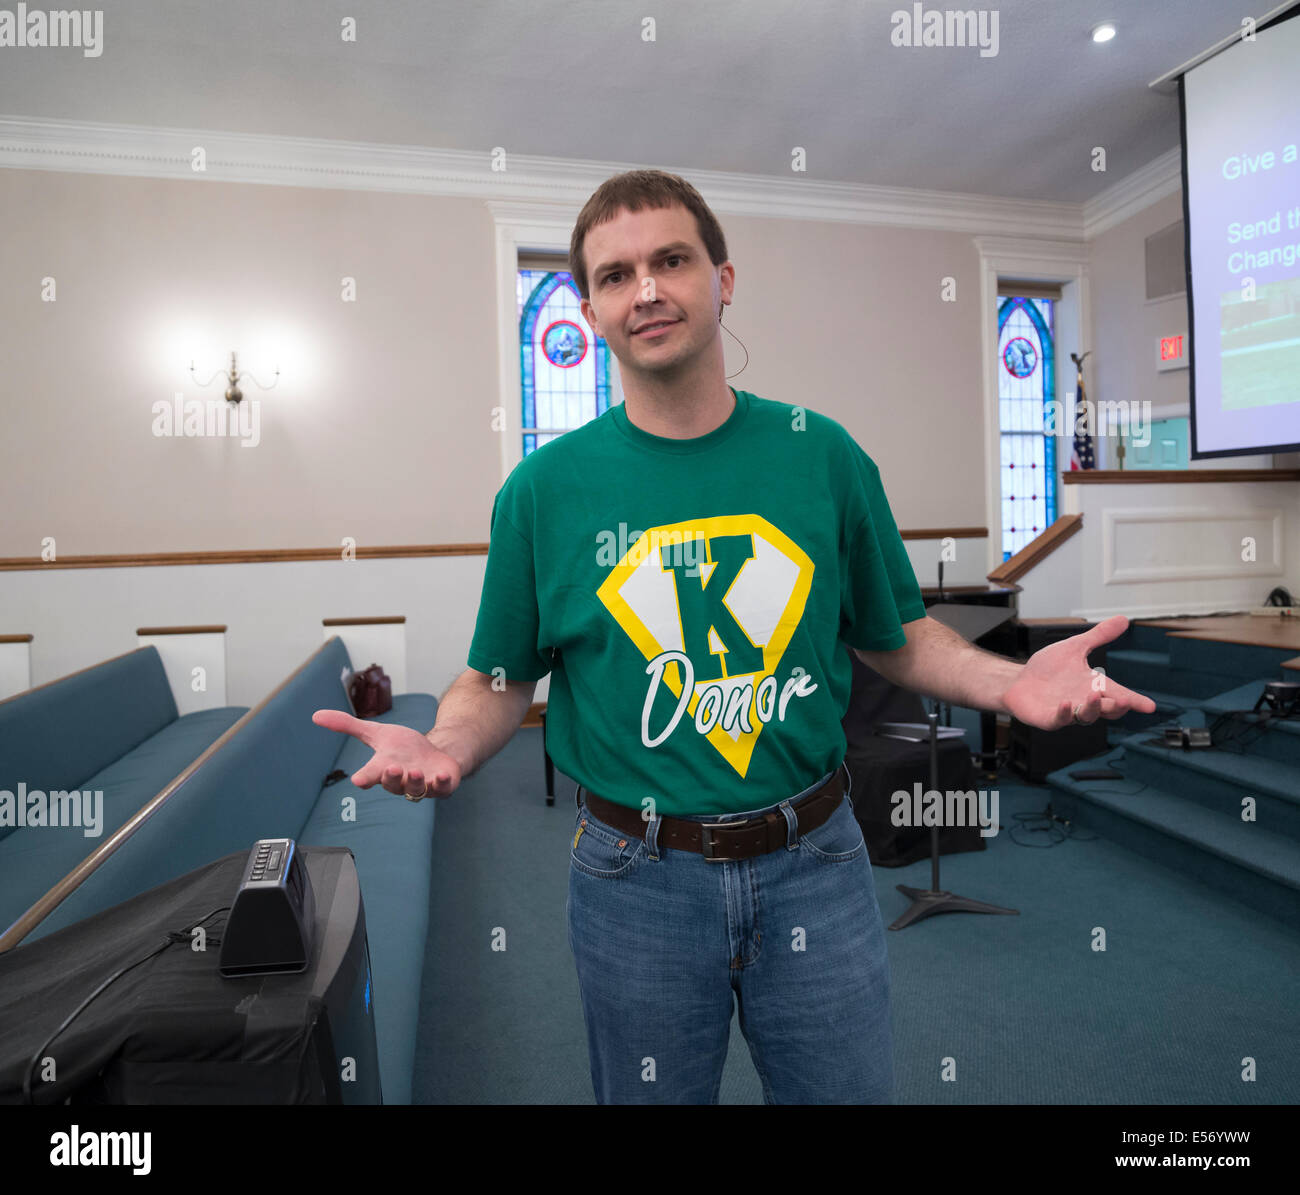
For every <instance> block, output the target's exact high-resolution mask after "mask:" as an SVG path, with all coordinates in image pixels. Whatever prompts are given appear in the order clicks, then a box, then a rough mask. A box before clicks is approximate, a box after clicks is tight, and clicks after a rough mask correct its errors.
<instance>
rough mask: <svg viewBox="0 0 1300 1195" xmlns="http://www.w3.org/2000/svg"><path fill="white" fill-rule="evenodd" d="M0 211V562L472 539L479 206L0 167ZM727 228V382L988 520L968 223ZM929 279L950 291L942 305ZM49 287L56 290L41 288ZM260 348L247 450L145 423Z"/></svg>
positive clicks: (485, 306)
mask: <svg viewBox="0 0 1300 1195" xmlns="http://www.w3.org/2000/svg"><path fill="white" fill-rule="evenodd" d="M0 210H2V211H4V212H6V213H9V214H10V220H9V226H10V228H14V227H21V229H22V235H21V237H15V238H13V239H10V238H9V237H8V236H7V237H6V241H7V242H8V243H7V244H6V257H7V261H6V268H5V271H4V273H5V280H4V285H3V286H0V321H2V325H0V326H3V327H4V328H5V330H6V339H7V341H8V343H9V346H10V352H9V353H8V354H6V365H5V368H6V377H5V383H4V390H5V408H6V410H5V432H6V435H5V449H4V454H3V455H4V468H3V486H4V491H5V492H4V497H5V507H6V518H5V520H4V522H3V526H2V527H0V556H34V555H37V554H38V553H39V551H40V544H41V540H42V539H43V538H44V537H46V536H54V537H55V541H56V545H57V550H58V553H59V554H60V555H74V554H84V553H120V552H164V551H179V550H185V549H193V550H215V549H223V548H275V547H305V546H326V545H335V544H338V543H339V542H340V541H341V540H342V538H343V537H344V536H353V537H355V538H356V539H357V541H358V542H359V543H360V544H406V543H435V542H463V541H481V540H484V539H486V537H487V530H488V518H489V514H490V510H491V503H492V497H493V495H494V494H495V492H496V490H497V488H498V486H499V485H500V482H501V470H500V465H499V452H498V446H497V444H496V442H495V439H494V437H495V435H496V433H494V432H493V431H492V427H491V408H492V407H493V406H494V405H495V404H496V403H497V402H498V401H499V400H498V397H497V360H496V351H497V350H496V344H497V340H496V335H497V333H496V328H495V326H494V318H495V317H494V312H495V294H496V290H495V279H494V277H493V273H492V271H493V225H492V219H491V216H490V214H489V212H488V209H487V206H486V204H485V203H484V202H483V201H481V200H477V199H461V198H440V197H428V196H414V195H400V194H386V193H369V192H362V191H332V190H323V189H310V188H293V187H278V186H263V185H252V184H230V183H216V182H212V183H207V182H202V183H200V182H188V181H187V182H179V181H171V180H158V179H148V178H128V177H109V176H98V175H90V174H77V173H61V172H50V171H27V170H3V171H0ZM724 226H725V229H726V232H727V236H728V243H729V244H728V247H729V250H730V253H731V258H732V261H733V262H734V263H735V266H736V281H737V290H736V301H735V303H734V305H733V306H732V307H731V308H729V311H728V318H727V321H726V322H727V325H728V327H729V328H730V329H731V330H732V331H733V332H734V333H735V335H736V336H738V337H739V338H740V340H742V341H743V342H744V344H745V346H746V348H747V349H748V351H749V363H748V365H747V366H746V367H745V368H744V370H743V372H741V373H739V375H738V376H737V377H735V378H733V379H732V382H733V384H734V385H736V386H737V387H740V388H744V389H749V390H752V391H753V392H755V393H757V394H760V395H763V396H765V397H769V398H773V399H778V400H782V401H786V402H791V403H801V404H803V405H806V406H809V407H811V408H813V409H815V410H820V411H823V412H825V413H827V414H829V415H831V416H832V417H834V418H836V419H839V420H840V421H841V422H843V423H844V424H845V425H846V426H847V427H848V428H849V430H850V431H851V432H852V433H853V434H854V435H855V436H856V437H857V438H858V440H859V442H860V443H861V444H862V445H863V447H864V448H865V449H866V450H867V452H868V453H870V454H871V455H872V456H873V457H874V458H875V459H876V461H877V463H878V464H879V465H880V468H881V471H882V473H883V475H884V478H885V482H886V485H887V487H888V492H889V495H890V499H891V501H892V502H893V504H894V507H895V511H896V515H897V517H898V519H899V522H900V524H903V525H906V526H939V525H950V524H959V525H969V524H971V523H972V522H975V523H982V521H983V513H982V512H983V499H982V494H983V484H984V479H983V466H982V463H981V462H980V461H979V460H978V459H972V457H971V455H970V451H969V450H970V447H971V446H972V445H974V444H978V443H979V442H980V425H981V413H980V401H981V400H980V391H979V312H978V309H977V308H978V275H977V264H978V259H977V255H976V252H975V249H974V246H973V243H972V240H971V238H970V237H969V236H965V235H957V234H936V233H927V232H911V231H905V230H898V229H885V228H870V227H859V226H854V225H848V224H836V223H822V222H803V221H791V220H764V219H756V218H752V217H727V218H725V219H724ZM948 275H951V276H953V277H955V278H956V279H957V284H958V302H956V303H944V302H941V301H940V280H941V279H942V278H943V277H945V276H948ZM345 276H350V277H353V278H355V279H356V285H357V296H358V298H357V301H356V302H355V303H345V302H343V301H341V299H340V289H341V279H342V278H344V277H345ZM46 277H52V278H54V279H55V281H56V284H57V301H56V302H53V303H47V302H42V301H41V285H42V282H41V280H42V279H44V278H46ZM259 336H263V337H264V338H265V340H266V341H267V343H269V344H270V345H272V346H273V347H274V350H275V351H274V354H273V355H274V357H275V359H276V361H278V363H279V364H280V367H281V370H282V376H281V379H280V382H279V385H278V387H277V388H276V389H275V390H273V391H270V392H268V393H262V392H260V391H258V390H257V389H256V387H254V386H252V385H249V384H246V385H245V387H244V389H245V393H246V395H247V396H248V397H249V398H250V399H251V398H256V399H258V400H259V401H260V404H261V406H260V428H259V433H260V443H259V444H258V445H257V446H256V447H251V448H245V447H242V446H241V445H240V443H239V441H238V439H224V440H223V439H215V438H198V437H184V436H178V437H174V438H159V437H155V436H154V434H153V427H154V422H155V416H154V413H153V404H154V403H155V402H159V401H166V402H170V401H171V398H172V395H173V393H174V392H177V391H180V392H182V393H183V394H185V395H186V396H187V397H212V398H215V397H217V396H219V395H220V393H221V387H219V386H218V385H217V384H216V383H214V384H213V385H212V386H211V387H209V388H208V389H207V390H206V391H201V390H199V389H198V387H197V386H196V385H195V384H194V383H193V382H192V380H191V379H190V376H189V372H188V367H189V360H190V356H191V354H194V353H198V354H204V353H206V354H207V360H206V362H205V361H204V360H202V359H201V360H200V363H199V373H200V376H207V374H209V373H211V371H212V369H213V368H215V367H216V366H217V365H219V364H224V363H225V360H226V359H228V357H227V355H228V353H229V351H230V349H231V348H235V349H238V350H240V351H241V354H242V355H244V356H247V355H248V354H249V353H251V352H252V351H253V350H254V349H255V347H256V345H257V338H258V337H259ZM723 339H724V344H725V345H726V352H727V370H728V372H729V373H732V372H735V371H738V370H740V369H741V367H742V365H744V361H745V356H744V352H743V351H742V349H741V348H740V346H739V345H737V343H736V342H735V341H733V340H732V339H731V338H730V337H729V336H727V335H726V334H725V333H724V334H723ZM244 363H247V364H249V365H253V364H255V362H254V361H252V360H251V359H250V360H248V361H247V362H244V361H243V360H242V359H241V364H244ZM273 363H274V362H272V364H273ZM269 372H270V366H269V365H267V364H265V363H264V364H263V368H262V370H261V374H260V376H261V377H262V378H263V380H269ZM922 459H924V467H922V466H921V462H922ZM934 479H938V480H937V484H935V480H934Z"/></svg>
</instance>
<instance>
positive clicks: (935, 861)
mask: <svg viewBox="0 0 1300 1195" xmlns="http://www.w3.org/2000/svg"><path fill="white" fill-rule="evenodd" d="M940 567H942V566H940ZM926 718H927V719H928V720H929V722H930V791H931V792H932V793H936V794H938V793H939V715H938V714H937V713H934V712H931V713H929V714H927V715H926ZM939 800H940V801H942V800H943V797H942V794H940V795H939ZM898 890H899V891H900V892H901V893H902V894H903V895H904V896H906V897H907V898H908V899H909V900H911V902H912V904H911V906H910V907H909V908H908V910H907V912H905V913H904V914H903V915H902V916H901V917H899V918H898V920H897V921H895V922H894V923H893V924H892V925H891V926H890V927H889V928H890V929H906V928H907V927H908V926H909V925H911V924H913V923H914V922H917V921H923V920H924V919H925V918H926V917H929V916H931V915H932V914H934V913H1008V914H1014V915H1015V916H1019V915H1020V910H1019V909H1004V908H1002V907H1001V906H1000V905H991V904H987V903H985V902H984V901H982V900H971V899H970V898H969V897H966V896H957V895H955V894H954V893H952V892H944V891H942V890H941V889H940V888H939V821H938V819H934V820H933V824H932V825H931V826H930V887H929V889H928V890H927V889H925V888H909V887H908V886H907V885H906V884H899V885H898Z"/></svg>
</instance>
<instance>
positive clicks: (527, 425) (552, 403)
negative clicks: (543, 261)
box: [515, 269, 609, 456]
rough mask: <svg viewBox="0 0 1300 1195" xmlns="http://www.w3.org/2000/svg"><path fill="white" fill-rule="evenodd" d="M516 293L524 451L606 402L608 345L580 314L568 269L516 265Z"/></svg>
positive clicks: (569, 427)
mask: <svg viewBox="0 0 1300 1195" xmlns="http://www.w3.org/2000/svg"><path fill="white" fill-rule="evenodd" d="M515 299H516V306H517V308H518V312H519V382H520V393H521V395H522V398H523V436H524V456H527V455H528V454H529V453H530V452H532V451H533V450H534V449H536V448H537V447H539V446H540V445H542V444H545V443H546V441H547V440H554V439H555V438H556V436H561V435H563V434H564V433H565V432H567V431H571V430H572V429H573V428H575V427H581V426H582V425H583V424H584V423H586V422H587V421H588V420H591V419H595V418H596V416H597V415H601V414H603V413H604V412H605V411H606V410H607V409H608V408H609V346H608V345H607V344H606V343H605V341H604V339H603V338H602V337H600V336H593V335H592V333H591V328H590V327H588V325H587V321H586V320H585V319H583V318H582V309H581V307H580V306H579V304H580V303H581V301H582V296H581V295H579V294H578V288H577V287H576V286H575V285H574V282H573V276H572V275H571V274H570V273H569V272H568V271H567V270H535V269H520V270H519V272H518V276H517V278H516V282H515Z"/></svg>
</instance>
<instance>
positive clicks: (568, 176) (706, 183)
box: [0, 116, 1180, 241]
mask: <svg viewBox="0 0 1300 1195" xmlns="http://www.w3.org/2000/svg"><path fill="white" fill-rule="evenodd" d="M196 146H202V147H203V150H204V154H205V157H206V167H207V168H206V170H205V171H203V172H196V171H195V170H194V169H193V168H192V166H191V154H192V151H193V149H194V147H196ZM493 160H494V159H493V157H492V154H491V153H490V152H481V153H480V152H471V151H464V150H448V149H436V148H426V147H419V146H407V145H379V144H371V143H361V142H345V141H331V140H323V139H318V138H309V137H279V136H265V135H260V134H251V133H227V132H220V131H215V130H211V129H176V128H149V127H142V126H135V125H114V124H99V123H94V122H90V121H64V120H44V119H35V118H30V117H22V116H0V167H5V168H7V169H17V170H57V171H71V172H77V173H87V174H104V175H118V176H128V177H136V178H163V179H176V180H178V181H179V180H185V181H189V182H194V183H197V184H202V183H205V182H226V183H253V184H261V185H269V186H285V187H319V188H327V189H334V190H361V191H387V192H395V193H402V194H416V195H437V196H459V197H469V198H479V199H487V200H490V201H492V202H493V203H494V204H496V205H500V207H501V208H503V209H507V210H511V211H512V212H513V213H515V214H517V215H518V216H519V217H520V218H521V219H528V218H531V215H530V213H531V214H532V215H535V214H536V212H537V211H538V210H542V211H546V212H549V213H550V214H551V215H552V216H553V218H555V219H559V220H563V219H569V220H570V221H571V220H572V218H573V217H575V216H576V215H577V212H578V211H579V210H580V209H581V207H582V205H583V204H584V203H585V202H586V200H587V198H588V196H590V195H591V193H592V191H594V190H595V189H596V188H597V187H598V186H599V185H600V184H601V183H602V182H604V181H605V180H606V179H607V178H609V177H610V176H611V175H613V174H617V173H620V172H621V171H624V170H632V169H636V168H638V166H639V165H643V164H640V163H622V162H586V161H572V160H568V159H563V158H548V157H540V156H530V155H509V156H508V157H507V158H506V159H505V162H506V168H505V169H500V170H494V169H493ZM1178 162H1179V157H1178V150H1176V149H1175V150H1172V151H1170V153H1168V154H1165V155H1163V156H1162V157H1161V158H1158V159H1157V160H1156V161H1155V162H1153V163H1151V164H1150V165H1148V166H1146V167H1143V168H1142V169H1141V170H1138V171H1136V172H1135V173H1134V174H1132V175H1129V176H1128V177H1127V178H1125V179H1123V180H1121V181H1120V182H1119V183H1117V184H1116V185H1115V186H1113V187H1111V188H1110V189H1108V190H1107V191H1105V192H1103V193H1102V194H1101V195H1099V196H1097V197H1096V198H1095V199H1093V200H1090V201H1089V202H1088V203H1082V204H1081V203H1055V202H1050V201H1044V200H1024V199H1006V198H1002V197H998V196H991V195H969V194H962V193H958V192H950V191H929V190H917V189H911V188H906V187H880V186H872V185H866V184H854V183H839V182H828V181H821V180H817V179H810V178H806V177H800V176H793V177H791V178H788V179H787V178H780V177H772V176H766V175H750V174H732V173H727V172H724V171H713V170H689V169H682V168H678V170H677V173H680V174H682V175H684V176H685V177H688V178H689V179H690V180H691V182H692V183H693V184H694V185H695V186H696V187H697V188H698V189H699V190H700V192H701V194H703V195H704V196H705V198H706V199H707V200H708V202H709V205H710V206H711V207H712V208H713V209H714V210H715V211H717V212H718V213H719V214H726V215H741V216H759V217H765V218H777V219H796V220H826V221H831V222H837V223H848V224H865V225H882V226H888V227H892V228H915V229H928V230H932V231H944V232H959V233H970V234H972V235H977V236H979V235H983V236H1015V237H1026V236H1027V237H1037V238H1042V239H1046V240H1058V241H1083V240H1087V239H1091V237H1092V236H1095V235H1096V234H1097V232H1100V231H1104V230H1105V229H1106V228H1109V227H1111V226H1112V225H1114V224H1117V223H1119V221H1120V220H1123V219H1127V218H1128V217H1129V216H1131V215H1132V214H1134V212H1136V211H1139V210H1141V208H1142V207H1144V206H1146V205H1147V204H1150V203H1154V202H1155V201H1156V200H1158V199H1160V198H1162V197H1163V196H1164V195H1166V194H1168V193H1169V192H1170V190H1171V189H1176V188H1177V186H1178V185H1179V181H1180V176H1179V165H1178ZM535 204H536V205H539V206H538V207H536V208H534V207H533V206H532V205H535Z"/></svg>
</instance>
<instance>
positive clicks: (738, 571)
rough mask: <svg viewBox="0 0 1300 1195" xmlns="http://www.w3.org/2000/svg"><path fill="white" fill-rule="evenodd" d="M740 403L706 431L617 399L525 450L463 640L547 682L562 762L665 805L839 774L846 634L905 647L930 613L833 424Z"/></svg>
mask: <svg viewBox="0 0 1300 1195" xmlns="http://www.w3.org/2000/svg"><path fill="white" fill-rule="evenodd" d="M733 393H735V395H736V406H735V409H734V410H733V411H732V413H731V415H730V416H729V417H728V419H727V420H726V422H725V423H723V424H722V425H721V426H720V427H717V428H715V429H714V430H713V431H711V432H709V433H708V434H707V435H704V436H699V437H696V438H694V439H689V440H673V439H666V438H664V437H662V436H652V435H650V434H649V433H647V432H645V431H642V430H641V429H640V428H638V427H636V426H635V425H634V424H632V423H631V422H630V421H629V420H628V418H627V414H626V412H625V411H624V409H623V407H622V406H621V405H618V406H614V407H612V408H610V410H608V411H606V412H605V413H604V414H603V415H601V416H600V417H599V418H597V419H594V420H592V421H591V422H590V423H587V424H584V425H583V426H582V427H579V428H576V429H575V430H573V431H570V432H566V433H565V434H564V435H563V436H561V437H559V438H558V439H556V440H553V441H550V442H549V443H547V444H544V445H542V446H541V447H540V448H538V449H537V450H536V451H535V452H533V453H531V454H530V455H528V456H526V457H525V458H524V459H523V460H522V461H521V462H520V463H519V464H518V465H517V466H516V467H515V469H514V470H513V471H512V472H511V474H510V476H509V477H508V478H507V479H506V483H505V485H504V486H502V487H501V490H500V492H499V493H498V494H497V497H496V501H495V503H494V504H493V507H492V530H491V544H490V547H489V550H488V560H487V571H486V575H485V577H484V581H483V596H482V602H481V604H480V606H479V612H478V623H477V626H476V627H475V631H474V639H473V643H472V644H471V646H470V651H469V661H468V662H469V666H470V667H471V668H473V669H475V670H476V671H479V672H483V673H487V674H489V675H494V676H496V677H498V678H499V677H501V676H502V675H504V677H505V678H506V679H509V680H512V681H516V680H517V681H526V680H537V679H540V678H541V677H543V676H545V675H546V674H547V673H548V672H549V673H551V674H552V675H551V685H550V695H549V698H548V700H547V715H546V736H547V746H548V748H549V750H550V754H551V758H552V759H553V760H554V761H555V765H556V767H558V768H559V769H560V770H561V771H562V772H564V773H565V774H566V775H568V776H571V777H573V778H574V779H575V780H577V781H579V782H580V783H581V784H582V785H583V786H584V787H585V788H588V789H590V790H591V791H592V792H595V793H598V794H599V795H600V796H602V797H605V798H606V799H607V800H610V801H615V802H618V803H619V804H621V805H628V806H631V807H633V808H636V809H641V808H642V807H643V806H642V802H643V800H644V798H646V797H653V798H654V799H655V802H656V805H655V808H656V811H657V812H658V813H660V814H662V815H667V816H673V815H675V814H682V813H690V814H711V813H736V812H740V811H742V810H746V809H758V808H762V807H764V806H767V805H772V804H775V803H776V802H778V801H781V800H783V799H784V798H785V797H788V796H790V795H791V794H793V793H796V792H800V791H802V790H803V789H805V788H807V787H808V786H809V785H811V784H813V783H814V782H815V781H817V780H818V779H820V778H821V777H822V776H824V775H825V774H826V773H827V772H829V771H831V770H832V769H833V768H835V767H837V766H838V765H839V763H840V761H841V760H842V759H843V758H844V752H845V747H846V743H845V738H844V731H843V729H842V727H841V725H840V723H841V720H842V719H843V717H844V713H845V710H846V709H847V707H848V700H849V689H850V686H851V682H852V663H851V660H850V658H849V654H848V652H847V650H846V649H845V647H844V646H843V644H845V643H847V644H849V645H850V646H852V647H857V648H860V649H862V650H863V651H889V650H892V649H895V648H899V647H902V646H903V645H904V644H905V643H906V637H905V635H904V633H903V630H902V624H903V623H906V622H911V621H912V620H914V619H918V618H923V617H924V616H925V604H924V602H923V601H922V599H921V591H920V589H919V587H918V586H917V583H916V576H915V574H914V573H913V571H912V567H911V564H910V562H909V561H908V558H907V553H906V551H905V549H904V547H903V543H902V540H901V538H900V537H899V534H898V529H897V527H896V526H895V525H894V519H893V516H892V515H891V513H890V510H889V503H888V502H887V501H886V499H885V492H884V489H883V488H882V486H881V484H880V472H879V470H878V469H877V467H876V465H875V462H874V461H872V460H871V458H870V457H869V456H867V454H866V453H865V452H863V451H862V449H861V448H859V447H858V445H857V444H856V443H855V442H854V440H853V438H852V437H851V436H850V435H849V434H848V432H847V431H845V430H844V428H843V427H841V426H840V425H839V424H838V423H836V422H835V421H834V420H832V419H829V418H827V417H826V416H824V415H819V414H817V413H816V412H814V411H809V410H806V409H804V408H801V407H794V406H790V405H788V404H786V403H778V402H772V401H770V400H768V399H764V398H759V397H757V396H755V395H753V394H750V393H748V392H747V391H744V390H741V391H739V392H735V391H733ZM497 669H503V670H504V673H502V672H498V671H495V670H497Z"/></svg>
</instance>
